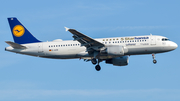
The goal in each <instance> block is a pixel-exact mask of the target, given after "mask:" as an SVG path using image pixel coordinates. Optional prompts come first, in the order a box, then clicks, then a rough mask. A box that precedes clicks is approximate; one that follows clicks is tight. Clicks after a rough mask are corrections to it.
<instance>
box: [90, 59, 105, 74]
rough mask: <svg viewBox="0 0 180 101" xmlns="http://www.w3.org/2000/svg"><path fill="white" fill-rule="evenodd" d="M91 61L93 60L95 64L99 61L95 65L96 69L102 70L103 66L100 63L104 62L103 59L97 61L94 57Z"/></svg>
mask: <svg viewBox="0 0 180 101" xmlns="http://www.w3.org/2000/svg"><path fill="white" fill-rule="evenodd" d="M91 62H92V64H94V65H95V64H97V63H98V64H97V65H96V66H95V69H96V70H97V71H100V70H101V66H100V65H99V63H100V62H102V60H100V59H98V62H97V60H96V59H95V58H94V59H92V60H91Z"/></svg>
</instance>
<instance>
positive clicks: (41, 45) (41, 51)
mask: <svg viewBox="0 0 180 101" xmlns="http://www.w3.org/2000/svg"><path fill="white" fill-rule="evenodd" d="M38 53H43V44H42V43H40V44H38Z"/></svg>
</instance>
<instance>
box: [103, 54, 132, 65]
mask: <svg viewBox="0 0 180 101" xmlns="http://www.w3.org/2000/svg"><path fill="white" fill-rule="evenodd" d="M106 63H108V64H113V65H114V66H126V65H128V63H129V58H128V56H122V57H117V58H112V59H108V60H106Z"/></svg>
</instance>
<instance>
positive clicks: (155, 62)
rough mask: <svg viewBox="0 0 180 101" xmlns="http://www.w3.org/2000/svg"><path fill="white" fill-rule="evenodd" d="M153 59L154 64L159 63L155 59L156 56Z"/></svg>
mask: <svg viewBox="0 0 180 101" xmlns="http://www.w3.org/2000/svg"><path fill="white" fill-rule="evenodd" d="M152 57H153V63H154V64H156V63H157V60H156V59H155V55H154V54H152Z"/></svg>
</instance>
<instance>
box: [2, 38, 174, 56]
mask: <svg viewBox="0 0 180 101" xmlns="http://www.w3.org/2000/svg"><path fill="white" fill-rule="evenodd" d="M95 40H96V41H99V42H101V43H103V44H105V45H106V46H109V45H120V46H123V47H124V48H125V49H126V51H127V52H126V53H125V54H124V55H138V54H152V53H162V52H168V51H171V50H174V49H176V48H177V44H176V43H174V42H172V41H169V40H168V39H167V38H166V37H163V36H156V35H147V36H129V37H115V38H100V39H95ZM22 45H23V46H26V47H27V49H14V48H12V47H11V46H10V47H6V49H5V50H6V51H11V52H15V53H20V54H26V55H31V56H39V57H44V58H54V59H73V58H84V59H86V58H87V59H89V58H91V57H93V56H91V55H90V54H88V52H87V50H86V47H84V46H81V44H80V43H79V42H78V41H73V40H70V41H62V40H55V41H52V42H38V43H29V44H22ZM112 57H118V56H111V55H108V54H106V55H104V54H100V55H99V58H100V59H108V58H112Z"/></svg>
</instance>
